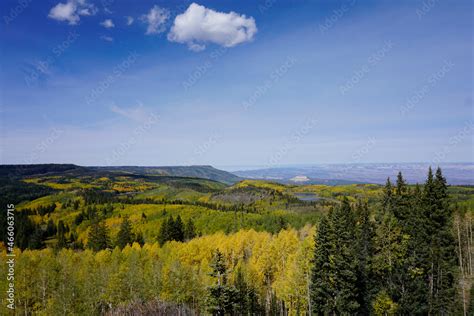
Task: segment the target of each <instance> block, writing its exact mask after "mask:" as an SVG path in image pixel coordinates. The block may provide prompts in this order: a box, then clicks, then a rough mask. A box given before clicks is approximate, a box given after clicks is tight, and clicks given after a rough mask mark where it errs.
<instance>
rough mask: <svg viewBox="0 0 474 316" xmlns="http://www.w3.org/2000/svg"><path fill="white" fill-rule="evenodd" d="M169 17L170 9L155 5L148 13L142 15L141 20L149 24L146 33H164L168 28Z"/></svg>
mask: <svg viewBox="0 0 474 316" xmlns="http://www.w3.org/2000/svg"><path fill="white" fill-rule="evenodd" d="M169 17H170V11H169V10H168V9H164V8H160V7H159V6H157V5H155V6H153V8H151V9H150V11H149V12H148V13H147V14H144V15H142V16H141V17H140V20H141V21H142V22H144V23H146V24H147V29H146V33H145V34H147V35H154V34H160V33H163V32H164V31H165V30H166V25H165V23H166V21H167V20H168V19H169ZM132 23H133V21H132Z"/></svg>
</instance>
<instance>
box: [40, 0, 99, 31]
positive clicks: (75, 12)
mask: <svg viewBox="0 0 474 316" xmlns="http://www.w3.org/2000/svg"><path fill="white" fill-rule="evenodd" d="M97 11H98V10H97V8H96V7H95V6H94V5H93V4H90V3H88V2H87V0H67V2H66V3H58V4H57V5H55V6H54V7H52V8H51V10H50V11H49V14H48V17H49V18H51V19H53V20H57V21H67V22H68V23H69V24H70V25H75V24H77V23H78V22H79V20H80V19H81V18H80V16H81V15H82V16H88V15H94V14H96V13H97Z"/></svg>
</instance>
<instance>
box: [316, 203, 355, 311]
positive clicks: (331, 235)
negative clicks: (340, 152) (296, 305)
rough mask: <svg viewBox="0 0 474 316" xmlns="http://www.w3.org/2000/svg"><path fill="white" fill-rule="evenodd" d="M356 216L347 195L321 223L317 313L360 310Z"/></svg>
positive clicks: (318, 255) (317, 246)
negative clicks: (355, 244) (355, 241)
mask: <svg viewBox="0 0 474 316" xmlns="http://www.w3.org/2000/svg"><path fill="white" fill-rule="evenodd" d="M355 239H356V234H355V218H354V214H353V212H352V209H351V206H350V204H349V201H348V200H347V199H344V200H343V202H342V205H341V206H340V207H338V208H336V209H335V210H334V211H331V212H330V213H329V215H328V218H327V219H326V218H323V219H322V220H321V223H320V225H319V229H318V233H317V237H316V248H315V257H314V264H313V271H312V272H313V274H312V281H313V282H312V285H311V289H310V292H311V294H310V296H311V301H312V308H313V311H314V312H315V313H317V314H318V313H323V314H354V313H356V312H357V311H358V309H359V307H360V305H359V303H358V298H359V297H360V296H359V293H358V289H357V283H358V279H357V277H358V258H357V254H356V247H354V240H355Z"/></svg>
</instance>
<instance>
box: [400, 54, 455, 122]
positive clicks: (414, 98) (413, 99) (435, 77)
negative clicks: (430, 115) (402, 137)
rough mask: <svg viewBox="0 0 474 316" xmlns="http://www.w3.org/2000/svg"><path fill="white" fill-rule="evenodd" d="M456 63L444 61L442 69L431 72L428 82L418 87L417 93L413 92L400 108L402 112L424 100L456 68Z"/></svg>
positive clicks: (403, 113) (408, 110)
mask: <svg viewBox="0 0 474 316" xmlns="http://www.w3.org/2000/svg"><path fill="white" fill-rule="evenodd" d="M454 66H455V65H454V63H453V62H452V61H450V60H448V61H444V63H443V65H442V66H441V68H440V69H438V70H437V71H436V72H435V73H433V74H431V76H429V77H428V80H426V83H425V84H424V85H423V86H422V87H421V88H420V89H418V90H417V91H416V92H415V93H413V94H412V95H411V96H410V97H409V98H408V99H407V100H406V102H405V104H404V105H402V106H401V108H400V114H401V115H402V116H404V115H406V114H407V113H408V112H410V111H411V110H413V109H414V108H415V107H416V105H417V104H418V103H420V102H421V100H423V99H424V98H425V97H426V96H427V95H428V93H430V92H431V90H433V88H434V87H436V85H437V84H438V83H439V82H440V81H441V80H442V79H443V78H444V77H445V76H446V75H447V74H448V73H449V72H450V71H451V70H452V69H453V68H454Z"/></svg>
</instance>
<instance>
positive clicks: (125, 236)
mask: <svg viewBox="0 0 474 316" xmlns="http://www.w3.org/2000/svg"><path fill="white" fill-rule="evenodd" d="M134 239H135V236H134V234H133V232H132V224H131V223H130V220H129V219H128V216H124V217H123V220H122V224H121V225H120V230H119V232H118V234H117V241H116V243H115V244H116V246H117V247H119V248H120V249H123V248H124V247H125V246H127V245H130V244H132V243H133V241H134Z"/></svg>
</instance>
